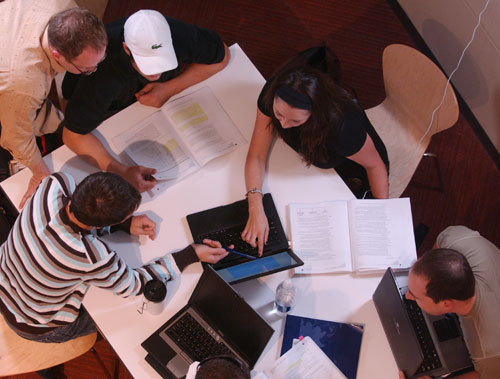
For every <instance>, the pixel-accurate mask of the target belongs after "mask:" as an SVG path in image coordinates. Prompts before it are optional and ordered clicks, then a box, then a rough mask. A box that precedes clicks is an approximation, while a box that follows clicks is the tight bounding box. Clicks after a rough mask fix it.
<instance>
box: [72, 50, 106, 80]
mask: <svg viewBox="0 0 500 379" xmlns="http://www.w3.org/2000/svg"><path fill="white" fill-rule="evenodd" d="M106 55H107V53H106V52H104V56H103V57H102V59H101V60H100V61H99V62H98V63H97V64H96V65H95V66H91V67H86V68H85V69H81V68H80V67H78V66H77V65H76V64H74V63H73V62H71V61H68V63H69V64H70V65H72V66H73V67H74V68H76V69H77V70H78V72H80V74H82V75H87V76H88V75H91V74H93V73H94V72H96V71H97V67H98V66H99V65H100V64H101V63H102V62H103V61H104V60H105V59H106Z"/></svg>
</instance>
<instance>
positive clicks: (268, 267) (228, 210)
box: [186, 193, 304, 284]
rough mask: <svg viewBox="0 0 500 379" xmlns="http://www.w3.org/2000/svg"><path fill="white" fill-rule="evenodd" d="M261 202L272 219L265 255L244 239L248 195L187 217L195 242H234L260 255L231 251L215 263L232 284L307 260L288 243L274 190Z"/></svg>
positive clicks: (270, 220)
mask: <svg viewBox="0 0 500 379" xmlns="http://www.w3.org/2000/svg"><path fill="white" fill-rule="evenodd" d="M262 202H263V205H264V211H265V213H266V216H267V219H268V222H269V237H268V240H267V244H266V245H264V251H263V253H262V257H258V254H257V248H253V247H252V246H251V245H249V244H248V243H246V242H245V241H243V240H242V239H241V232H242V231H243V229H244V228H245V225H246V223H247V220H248V203H247V200H246V199H245V200H240V201H237V202H235V203H232V204H228V205H223V206H220V207H216V208H212V209H208V210H206V211H202V212H198V213H193V214H190V215H188V216H187V217H186V218H187V222H188V225H189V229H190V230H191V234H192V236H193V240H194V242H196V243H201V242H202V241H203V239H205V238H209V239H211V240H215V241H220V243H221V244H222V245H223V246H229V245H232V244H233V245H234V250H236V251H238V252H241V253H244V254H248V255H251V256H254V257H257V259H255V260H251V259H249V258H245V257H242V256H239V255H236V254H232V253H230V254H228V255H227V256H226V257H225V258H224V259H222V260H220V261H219V262H217V264H215V265H213V267H214V269H215V270H216V271H217V273H218V274H219V275H220V276H221V277H222V278H224V280H225V281H226V282H228V283H230V284H235V283H239V282H242V281H245V280H249V279H253V278H258V277H259V276H264V275H269V274H273V273H275V272H278V271H283V270H288V269H290V268H293V267H297V266H301V265H303V264H304V262H302V260H301V259H300V258H299V257H297V256H296V255H295V254H294V253H293V251H292V250H291V249H290V248H289V246H288V239H287V238H286V235H285V231H284V230H283V226H282V224H281V221H280V218H279V215H278V211H277V210H276V206H275V205H274V201H273V197H272V196H271V194H270V193H266V194H265V195H264V196H263V199H262Z"/></svg>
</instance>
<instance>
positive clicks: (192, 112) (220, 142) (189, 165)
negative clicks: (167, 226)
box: [113, 87, 245, 180]
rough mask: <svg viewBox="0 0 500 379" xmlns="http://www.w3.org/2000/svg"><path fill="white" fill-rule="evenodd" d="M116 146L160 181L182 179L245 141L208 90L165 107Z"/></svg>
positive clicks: (117, 139) (126, 133) (127, 132)
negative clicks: (151, 171) (152, 169)
mask: <svg viewBox="0 0 500 379" xmlns="http://www.w3.org/2000/svg"><path fill="white" fill-rule="evenodd" d="M113 142H114V143H115V145H116V146H117V147H118V148H119V149H120V150H123V151H125V152H126V153H127V155H128V156H129V157H130V159H132V161H133V162H135V163H136V164H138V165H142V166H146V167H151V168H155V169H156V174H155V178H156V179H158V180H171V179H180V178H182V177H184V176H186V175H188V174H190V173H192V172H194V171H196V170H198V169H199V168H200V167H201V166H203V165H205V164H206V163H207V162H208V161H210V160H212V159H214V158H216V157H218V156H221V155H224V154H226V153H229V152H231V151H233V150H234V149H236V148H237V147H238V146H239V145H241V144H242V143H244V142H245V139H244V138H243V136H242V135H241V133H240V132H239V130H238V128H237V127H236V125H234V123H233V121H232V120H231V118H230V117H229V116H228V115H227V113H226V112H225V110H224V108H222V106H221V104H220V103H219V101H218V100H217V98H216V97H215V95H214V94H213V92H212V90H211V89H210V88H208V87H203V88H201V89H199V90H197V91H195V92H192V93H190V94H188V95H186V96H183V97H181V98H178V99H175V100H173V101H170V102H167V103H165V104H164V105H163V106H162V107H161V108H160V110H158V111H157V112H155V113H153V114H152V115H151V116H149V117H147V118H146V119H144V120H143V121H141V122H140V123H138V124H137V125H134V126H133V127H131V128H129V129H128V130H125V131H124V132H123V133H121V134H120V135H118V136H116V137H114V138H113Z"/></svg>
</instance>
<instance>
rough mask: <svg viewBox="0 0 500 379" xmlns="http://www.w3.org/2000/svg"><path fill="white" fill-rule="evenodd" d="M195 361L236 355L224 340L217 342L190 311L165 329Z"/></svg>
mask: <svg viewBox="0 0 500 379" xmlns="http://www.w3.org/2000/svg"><path fill="white" fill-rule="evenodd" d="M165 334H166V335H167V336H169V337H170V338H171V339H172V340H173V341H174V342H175V343H176V344H177V345H178V346H179V347H180V348H181V349H182V350H183V351H184V352H185V353H186V354H187V355H188V356H189V357H190V358H191V359H192V360H193V361H201V360H203V359H205V358H208V357H213V356H216V355H234V354H233V353H232V352H231V350H229V349H228V348H227V346H226V345H225V344H224V343H223V342H217V341H216V340H215V338H214V337H212V336H211V335H210V333H209V332H208V331H206V330H205V329H204V328H203V327H202V326H201V325H200V324H199V323H198V322H197V321H196V320H195V319H194V317H193V316H191V315H190V314H189V313H185V314H184V315H182V316H181V317H180V318H179V319H178V320H177V321H176V322H175V323H173V324H172V325H170V327H169V328H168V329H166V330H165Z"/></svg>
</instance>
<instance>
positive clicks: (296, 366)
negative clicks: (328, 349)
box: [264, 337, 346, 379]
mask: <svg viewBox="0 0 500 379" xmlns="http://www.w3.org/2000/svg"><path fill="white" fill-rule="evenodd" d="M264 373H265V375H266V376H267V377H268V378H269V379H313V378H314V379H345V378H346V377H345V375H344V374H343V373H342V371H340V370H339V369H338V367H337V366H335V364H334V363H333V362H332V361H331V360H330V358H328V356H327V355H326V354H325V353H324V352H323V351H322V350H321V349H320V348H319V346H318V345H317V344H316V343H315V342H314V341H313V340H312V339H311V337H305V338H304V339H303V340H302V341H300V342H298V343H296V344H295V345H294V346H293V347H292V348H291V349H290V350H288V351H287V352H286V353H285V354H283V355H282V356H281V357H280V358H279V359H278V360H277V361H276V362H275V363H274V364H273V365H272V367H271V368H269V369H266V370H264Z"/></svg>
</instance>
